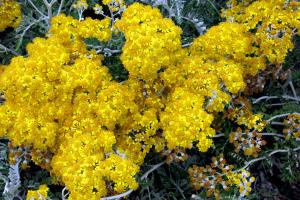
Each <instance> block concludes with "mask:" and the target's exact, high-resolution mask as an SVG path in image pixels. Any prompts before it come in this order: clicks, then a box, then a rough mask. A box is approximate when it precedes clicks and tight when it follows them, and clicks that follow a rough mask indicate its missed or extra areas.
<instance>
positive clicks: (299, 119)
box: [283, 114, 300, 140]
mask: <svg viewBox="0 0 300 200" xmlns="http://www.w3.org/2000/svg"><path fill="white" fill-rule="evenodd" d="M283 123H284V125H285V128H284V129H283V133H284V135H285V139H286V140H290V139H291V138H294V139H297V138H300V115H299V114H291V115H289V116H288V118H287V119H285V120H284V122H283Z"/></svg>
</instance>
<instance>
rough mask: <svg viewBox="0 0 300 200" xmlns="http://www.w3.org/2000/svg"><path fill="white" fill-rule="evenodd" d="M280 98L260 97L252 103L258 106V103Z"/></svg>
mask: <svg viewBox="0 0 300 200" xmlns="http://www.w3.org/2000/svg"><path fill="white" fill-rule="evenodd" d="M278 98H279V97H277V96H262V97H259V98H258V99H255V100H254V101H253V102H252V103H253V104H256V103H258V102H260V101H262V100H265V99H266V101H267V100H269V99H278Z"/></svg>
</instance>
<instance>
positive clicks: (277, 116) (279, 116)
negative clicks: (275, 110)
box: [267, 112, 300, 123]
mask: <svg viewBox="0 0 300 200" xmlns="http://www.w3.org/2000/svg"><path fill="white" fill-rule="evenodd" d="M291 114H296V115H300V113H297V112H294V113H285V114H280V115H275V116H273V117H271V118H270V119H268V120H267V122H268V123H270V122H271V121H272V120H274V119H277V118H282V117H287V116H289V115H291Z"/></svg>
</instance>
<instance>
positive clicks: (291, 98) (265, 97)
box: [252, 95, 300, 104]
mask: <svg viewBox="0 0 300 200" xmlns="http://www.w3.org/2000/svg"><path fill="white" fill-rule="evenodd" d="M280 98H283V99H287V100H294V101H298V102H300V98H299V97H297V96H295V97H292V96H289V95H282V96H262V97H259V98H258V99H254V100H253V102H252V103H253V104H257V103H258V102H260V101H262V100H266V101H268V100H269V99H280Z"/></svg>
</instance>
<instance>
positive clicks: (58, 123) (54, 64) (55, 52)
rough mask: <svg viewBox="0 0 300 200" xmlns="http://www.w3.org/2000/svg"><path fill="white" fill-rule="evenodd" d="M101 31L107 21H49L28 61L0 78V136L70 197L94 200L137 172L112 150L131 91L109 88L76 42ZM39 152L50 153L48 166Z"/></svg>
mask: <svg viewBox="0 0 300 200" xmlns="http://www.w3.org/2000/svg"><path fill="white" fill-rule="evenodd" d="M109 26H110V21H108V20H102V21H99V20H92V19H90V18H87V19H86V20H84V21H78V20H75V19H73V18H72V17H66V16H64V15H61V16H58V17H54V18H53V20H52V24H51V29H50V30H49V34H48V37H47V38H45V39H43V38H36V39H34V41H33V43H31V44H29V45H28V46H27V51H28V57H21V56H20V57H15V58H13V59H12V61H11V63H10V64H9V65H8V66H7V67H6V69H5V71H4V72H3V73H2V74H1V77H0V80H1V84H0V88H1V91H3V92H4V94H5V99H6V102H5V104H4V105H2V106H1V107H0V110H1V114H0V118H1V126H0V127H1V136H3V135H7V136H8V137H9V138H10V140H11V142H12V144H13V146H30V147H32V148H33V151H32V159H33V161H35V162H36V164H39V165H41V166H42V167H43V166H44V167H46V168H48V169H51V174H52V175H53V176H55V177H57V178H58V179H59V180H61V182H62V183H64V184H65V185H66V187H67V188H68V189H69V190H70V192H71V194H70V198H71V199H99V198H100V197H102V196H104V195H106V194H107V189H106V185H107V184H112V187H113V188H114V190H115V191H116V192H123V191H124V190H126V189H127V188H131V189H136V188H137V183H136V180H135V179H134V176H135V174H136V173H137V172H138V170H139V167H138V166H137V165H136V164H134V163H135V162H133V161H131V160H130V158H127V157H124V156H122V155H119V154H118V153H117V152H116V151H115V150H114V149H113V147H114V146H115V145H116V142H117V139H116V136H115V134H114V131H115V129H116V126H118V125H119V126H121V125H122V124H125V123H127V122H126V120H127V115H129V114H130V113H135V112H136V108H135V107H136V106H135V104H132V102H133V101H134V98H135V93H134V91H133V90H130V89H129V88H128V86H126V85H120V84H119V83H116V82H111V79H112V77H111V75H110V74H109V72H108V69H107V68H105V67H104V66H102V64H101V60H102V56H100V55H97V54H96V52H95V51H94V50H91V51H89V50H87V46H86V44H85V43H84V41H83V39H84V38H89V37H93V38H96V39H98V40H100V41H107V40H109V39H110V36H111V32H110V27H109ZM91 30H92V31H91ZM41 151H50V152H51V153H52V157H50V159H51V163H49V164H50V167H47V165H46V164H47V162H46V161H44V160H42V159H48V158H46V157H45V158H41V157H40V156H39V155H40V154H41V153H38V152H41ZM35 152H36V153H35Z"/></svg>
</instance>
